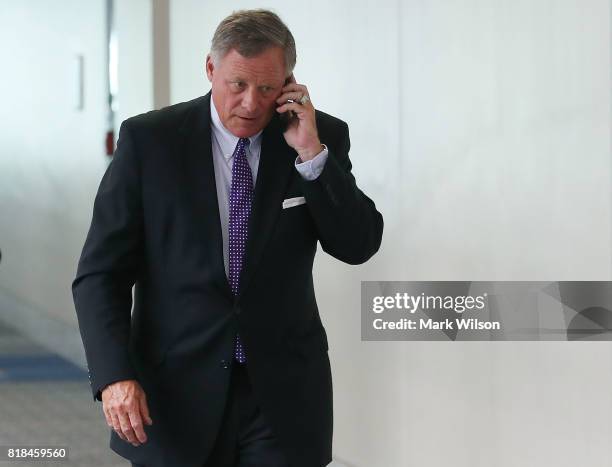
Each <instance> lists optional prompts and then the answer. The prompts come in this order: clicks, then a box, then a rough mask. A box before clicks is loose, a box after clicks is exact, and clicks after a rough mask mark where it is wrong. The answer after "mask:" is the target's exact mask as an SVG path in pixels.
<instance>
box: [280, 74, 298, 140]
mask: <svg viewBox="0 0 612 467" xmlns="http://www.w3.org/2000/svg"><path fill="white" fill-rule="evenodd" d="M292 77H293V75H291V76H289V77H288V78H287V79H286V80H285V84H283V86H287V85H288V84H289V83H291V82H292V80H291V78H292ZM287 102H293V100H291V99H289V100H288V101H287ZM278 117H279V119H280V122H281V128H282V130H283V132H285V131H286V130H287V128H288V127H289V124H290V123H291V121H292V120H293V119H294V118H295V113H294V112H293V111H292V110H287V111H286V112H283V113H282V114H279V116H278Z"/></svg>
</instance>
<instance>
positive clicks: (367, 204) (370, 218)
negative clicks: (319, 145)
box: [302, 122, 383, 264]
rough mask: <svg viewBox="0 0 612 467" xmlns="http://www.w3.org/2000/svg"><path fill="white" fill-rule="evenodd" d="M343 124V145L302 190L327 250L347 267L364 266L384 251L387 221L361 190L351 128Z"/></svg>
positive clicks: (303, 185) (304, 181)
mask: <svg viewBox="0 0 612 467" xmlns="http://www.w3.org/2000/svg"><path fill="white" fill-rule="evenodd" d="M342 123H343V126H342V131H341V138H340V143H339V144H336V145H335V147H334V149H333V150H332V149H331V148H328V149H329V154H328V157H327V161H326V162H325V166H324V168H323V171H322V172H321V174H320V175H319V177H317V178H316V179H314V180H312V181H308V180H305V179H303V180H302V187H303V191H304V197H305V198H306V201H307V203H308V207H309V209H310V212H311V215H312V217H313V219H314V221H315V224H316V227H317V230H318V234H319V241H320V243H321V247H322V248H323V250H324V251H325V252H326V253H328V254H330V255H332V256H333V257H334V258H337V259H339V260H340V261H344V262H345V263H348V264H361V263H364V262H366V261H367V260H368V259H370V257H372V255H374V253H376V252H377V251H378V249H379V247H380V243H381V241H382V232H383V217H382V215H381V214H380V213H379V212H378V211H377V210H376V206H375V204H374V202H373V201H372V200H371V199H370V198H368V197H367V196H366V195H365V194H364V193H363V192H362V191H361V190H360V189H359V188H358V187H357V184H356V182H355V177H354V176H353V174H352V173H351V168H352V165H351V161H350V159H349V155H348V153H349V149H350V139H349V133H348V126H347V125H346V123H344V122H342Z"/></svg>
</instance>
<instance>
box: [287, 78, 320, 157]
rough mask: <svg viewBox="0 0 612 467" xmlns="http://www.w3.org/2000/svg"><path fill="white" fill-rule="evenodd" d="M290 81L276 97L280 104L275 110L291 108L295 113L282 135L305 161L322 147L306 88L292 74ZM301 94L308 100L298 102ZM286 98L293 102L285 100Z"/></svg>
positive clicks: (313, 110) (313, 109)
mask: <svg viewBox="0 0 612 467" xmlns="http://www.w3.org/2000/svg"><path fill="white" fill-rule="evenodd" d="M290 81H291V82H290V83H288V84H287V85H286V86H284V87H283V89H282V91H281V95H280V96H279V98H278V99H276V103H277V104H279V105H280V107H277V108H276V111H277V112H278V113H283V112H287V111H288V110H291V111H293V113H294V114H295V117H294V118H293V119H291V121H290V123H289V126H288V127H287V130H286V131H285V133H284V136H285V140H286V141H287V144H288V145H289V146H291V147H292V148H293V149H295V151H296V152H297V153H298V155H299V156H300V159H302V161H304V162H305V161H307V160H310V159H312V158H313V157H314V156H316V155H317V154H319V153H320V152H321V151H322V149H323V148H322V146H321V141H320V140H319V133H318V131H317V123H316V120H315V108H314V106H313V105H312V101H311V100H310V96H309V95H308V89H307V88H306V86H304V85H303V84H297V83H296V81H295V78H294V77H293V75H291V77H290ZM303 96H307V97H308V101H307V102H305V103H304V104H300V103H299V102H300V100H301V99H302V97H303ZM288 100H292V101H294V102H287V101H288ZM281 104H282V105H281Z"/></svg>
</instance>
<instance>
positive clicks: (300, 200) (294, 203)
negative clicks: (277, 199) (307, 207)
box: [283, 196, 306, 209]
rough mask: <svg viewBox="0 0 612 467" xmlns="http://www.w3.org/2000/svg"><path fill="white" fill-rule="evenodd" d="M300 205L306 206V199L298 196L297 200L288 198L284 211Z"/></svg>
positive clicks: (285, 201)
mask: <svg viewBox="0 0 612 467" xmlns="http://www.w3.org/2000/svg"><path fill="white" fill-rule="evenodd" d="M300 204H306V198H304V197H303V196H298V197H297V198H288V199H286V200H284V201H283V209H287V208H292V207H294V206H299V205H300Z"/></svg>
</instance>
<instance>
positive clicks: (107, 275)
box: [72, 122, 143, 400]
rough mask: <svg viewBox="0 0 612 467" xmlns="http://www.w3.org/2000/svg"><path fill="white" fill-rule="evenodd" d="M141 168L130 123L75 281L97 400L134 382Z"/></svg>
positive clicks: (97, 207)
mask: <svg viewBox="0 0 612 467" xmlns="http://www.w3.org/2000/svg"><path fill="white" fill-rule="evenodd" d="M140 185H141V181H140V169H139V163H138V161H137V158H136V151H135V149H134V144H133V141H132V139H131V136H130V132H129V128H128V125H127V123H126V122H124V123H123V124H122V125H121V130H120V132H119V141H118V143H117V149H116V151H115V155H114V157H113V160H112V162H111V163H110V165H109V166H108V168H107V170H106V172H105V174H104V176H103V178H102V181H101V183H100V187H99V189H98V192H97V194H96V198H95V202H94V209H93V216H92V221H91V226H90V228H89V232H88V234H87V238H86V240H85V245H84V247H83V251H82V253H81V258H80V260H79V264H78V268H77V275H76V278H75V280H74V282H73V283H72V293H73V298H74V304H75V308H76V313H77V318H78V322H79V329H80V332H81V338H82V340H83V345H84V347H85V355H86V358H87V364H88V367H89V379H90V384H91V389H92V392H93V396H94V400H96V399H97V400H101V394H100V391H101V390H102V389H103V388H104V387H105V386H106V385H108V384H110V383H113V382H116V381H120V380H125V379H135V378H136V374H135V371H134V369H133V368H132V366H131V364H130V360H129V357H128V343H129V336H130V319H131V309H132V286H133V285H134V283H135V282H136V280H137V278H138V272H139V269H140V265H141V262H142V257H143V252H142V247H143V228H142V225H143V215H142V202H141V190H140Z"/></svg>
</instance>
